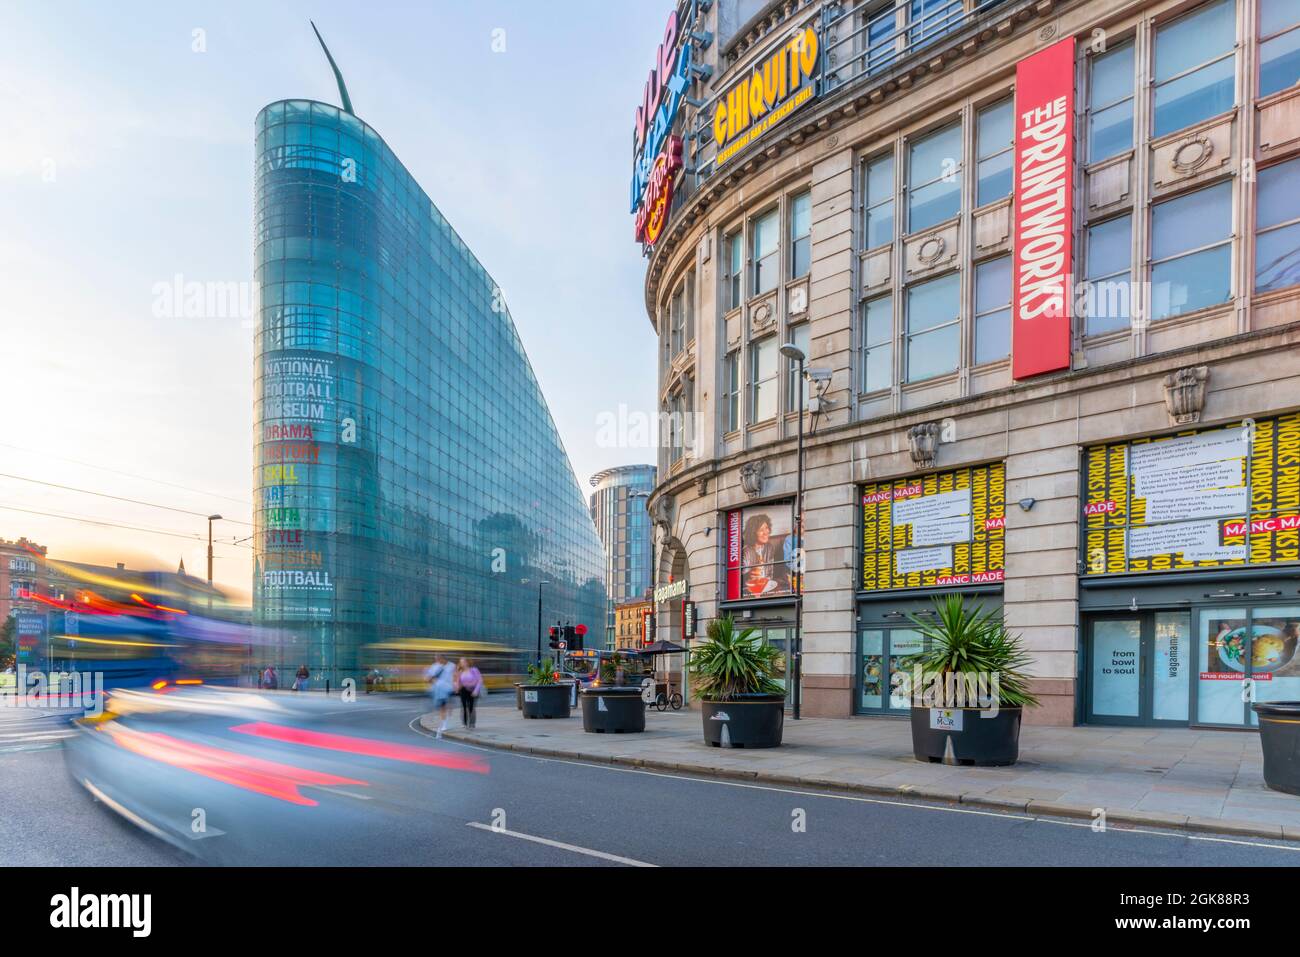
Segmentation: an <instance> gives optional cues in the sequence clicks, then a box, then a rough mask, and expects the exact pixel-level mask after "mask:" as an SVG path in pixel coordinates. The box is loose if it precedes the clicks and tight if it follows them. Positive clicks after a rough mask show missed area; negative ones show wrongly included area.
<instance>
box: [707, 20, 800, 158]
mask: <svg viewBox="0 0 1300 957" xmlns="http://www.w3.org/2000/svg"><path fill="white" fill-rule="evenodd" d="M816 68H817V31H816V30H814V29H813V28H812V27H811V26H807V27H804V28H803V29H802V30H800V31H798V32H797V33H796V34H795V35H794V36H793V37H791V38H790V39H789V40H788V41H786V42H785V43H784V44H782V45H781V46H780V47H779V48H778V49H777V50H776V51H775V52H773V53H771V54H770V55H768V56H767V57H766V58H765V59H764V60H762V61H761V62H760V63H758V64H756V65H755V66H754V67H753V69H751V70H750V71H749V72H748V73H747V74H746V75H745V76H743V77H741V78H740V79H739V80H737V81H736V82H735V83H734V84H732V85H731V87H730V88H729V89H728V90H727V92H726V93H724V94H722V95H721V96H719V97H718V102H717V106H715V107H714V109H713V142H714V144H715V145H716V146H717V148H718V154H717V160H716V165H717V166H719V167H720V166H722V165H723V164H724V163H726V162H727V160H729V159H731V158H732V157H733V156H735V155H736V154H737V153H739V152H740V151H741V150H743V149H744V148H745V147H746V146H748V145H749V144H751V143H754V142H757V140H758V139H759V138H760V137H762V136H763V134H764V133H766V132H767V131H768V130H770V129H772V128H773V127H775V126H777V125H779V124H780V123H781V122H782V121H784V120H785V119H786V118H787V117H788V116H789V115H790V114H791V113H793V112H794V111H795V110H797V109H799V107H801V106H803V105H804V104H805V103H807V102H809V101H810V100H811V99H812V98H813V97H814V96H815V95H816V87H815V82H814V80H813V74H814V71H815V70H816Z"/></svg>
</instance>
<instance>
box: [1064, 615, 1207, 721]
mask: <svg viewBox="0 0 1300 957" xmlns="http://www.w3.org/2000/svg"><path fill="white" fill-rule="evenodd" d="M1085 628H1086V634H1087V660H1086V681H1087V693H1086V697H1085V702H1086V704H1085V719H1086V720H1087V721H1088V723H1089V724H1135V725H1149V724H1163V723H1165V722H1170V723H1177V724H1186V723H1187V719H1188V701H1189V697H1190V666H1189V657H1190V653H1189V649H1188V642H1189V640H1190V634H1191V616H1190V614H1189V613H1188V612H1185V611H1146V612H1132V613H1116V614H1108V615H1093V616H1091V617H1089V618H1088V619H1087V621H1086V623H1085Z"/></svg>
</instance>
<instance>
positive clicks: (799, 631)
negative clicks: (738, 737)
mask: <svg viewBox="0 0 1300 957" xmlns="http://www.w3.org/2000/svg"><path fill="white" fill-rule="evenodd" d="M781 355H783V356H785V357H786V358H787V359H791V360H793V361H795V362H797V363H799V379H798V386H797V388H798V390H799V445H798V452H797V453H796V456H795V493H794V504H795V509H794V511H795V526H794V527H795V529H796V532H795V545H796V546H797V547H796V549H795V566H796V568H797V569H798V571H797V572H796V575H795V598H794V647H793V649H792V650H791V653H790V657H791V658H792V659H793V663H794V700H793V701H792V702H791V704H792V705H793V712H794V713H793V714H792V715H791V717H793V718H794V720H795V721H798V720H799V699H800V692H801V690H802V689H801V685H802V684H803V573H804V569H803V565H804V560H803V556H804V547H803V411H804V401H803V378H804V368H803V364H804V361H805V360H806V359H807V358H808V357H807V356H805V355H804V352H803V350H802V349H800V348H799V347H798V346H796V345H795V344H794V343H793V342H787V343H786V344H785V345H783V346H781Z"/></svg>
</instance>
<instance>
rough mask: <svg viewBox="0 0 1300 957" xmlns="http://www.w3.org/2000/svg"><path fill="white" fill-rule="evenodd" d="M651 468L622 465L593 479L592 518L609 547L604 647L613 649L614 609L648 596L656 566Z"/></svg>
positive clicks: (652, 476) (606, 470)
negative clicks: (650, 501)
mask: <svg viewBox="0 0 1300 957" xmlns="http://www.w3.org/2000/svg"><path fill="white" fill-rule="evenodd" d="M655 474H656V469H655V467H654V466H653V465H624V466H621V467H619V468H612V469H605V470H604V471H603V472H597V473H596V474H595V475H593V476H592V477H591V484H592V486H593V487H594V488H595V489H596V491H595V492H593V493H592V495H591V517H592V519H593V521H595V523H596V530H597V532H599V533H600V540H601V541H602V542H603V543H604V545H605V581H606V582H607V583H608V585H609V588H608V593H609V601H608V604H607V605H606V609H605V643H606V647H608V648H613V647H614V636H615V630H616V624H617V622H616V615H615V611H614V608H615V606H616V605H621V604H623V603H624V602H628V601H637V600H639V599H641V598H644V597H645V593H646V591H647V590H648V589H649V588H650V586H651V584H652V582H651V575H650V572H651V568H652V566H653V563H654V527H653V525H652V524H651V522H650V513H649V512H647V511H646V507H645V505H646V500H647V499H648V498H649V497H650V493H651V492H652V491H653V490H654V487H655Z"/></svg>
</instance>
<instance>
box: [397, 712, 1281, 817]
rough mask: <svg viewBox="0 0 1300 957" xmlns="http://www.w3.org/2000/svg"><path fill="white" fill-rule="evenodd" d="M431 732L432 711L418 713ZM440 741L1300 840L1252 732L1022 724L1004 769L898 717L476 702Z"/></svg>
mask: <svg viewBox="0 0 1300 957" xmlns="http://www.w3.org/2000/svg"><path fill="white" fill-rule="evenodd" d="M421 721H422V723H423V724H424V726H425V727H426V728H429V729H430V730H433V729H434V728H436V723H435V722H434V721H433V720H432V716H430V715H425V716H424V717H423V718H422V719H421ZM446 737H448V738H449V739H452V740H455V741H462V742H465V743H469V744H478V745H482V746H484V747H489V748H501V749H507V750H512V751H519V752H524V753H531V754H537V755H542V756H550V757H565V758H572V759H575V760H583V761H596V762H612V763H615V764H622V765H626V766H630V767H641V768H647V769H655V768H659V769H665V770H676V771H682V772H689V773H694V774H707V775H716V776H725V777H741V778H745V779H752V780H754V781H756V782H760V783H761V782H768V783H773V784H782V785H794V786H799V785H802V786H805V787H813V786H816V787H835V788H842V789H847V790H852V791H858V792H865V793H871V794H887V795H893V796H895V797H901V796H913V797H926V798H930V799H936V800H943V801H951V802H954V803H962V804H971V805H977V806H984V807H995V808H999V809H1008V808H1010V809H1013V810H1021V811H1026V810H1027V813H1030V814H1042V815H1051V816H1067V817H1085V818H1092V817H1094V815H1095V812H1096V809H1098V808H1101V809H1104V810H1105V812H1106V818H1107V821H1108V822H1112V823H1119V824H1126V825H1133V826H1148V827H1163V828H1167V827H1175V828H1187V829H1191V830H1197V831H1215V832H1219V833H1224V834H1235V835H1243V836H1245V835H1249V836H1255V837H1268V838H1272V839H1277V840H1281V839H1287V840H1298V839H1300V797H1298V796H1293V795H1288V794H1283V793H1281V792H1279V791H1273V790H1270V789H1269V788H1267V787H1265V785H1264V779H1263V774H1262V770H1261V768H1262V755H1261V752H1260V745H1259V737H1258V735H1257V734H1255V733H1254V732H1248V731H1211V730H1203V729H1194V728H1187V729H1160V730H1158V731H1153V730H1151V729H1149V728H1109V727H1107V728H1094V727H1078V728H1056V727H1051V728H1046V727H1036V726H1033V725H1026V726H1024V727H1023V728H1022V729H1021V734H1020V762H1019V763H1018V764H1016V765H1014V766H1013V767H1009V768H969V767H953V766H948V765H942V764H922V763H921V762H919V761H916V760H915V759H914V758H913V757H912V738H911V728H910V726H909V723H908V722H907V721H905V720H899V719H895V718H804V719H802V720H800V721H793V720H790V719H789V718H788V717H787V720H786V723H785V732H784V740H783V743H782V745H781V747H779V748H770V749H763V750H753V751H746V750H743V749H726V750H722V749H718V748H712V747H709V746H708V745H707V744H706V743H705V741H704V737H703V733H702V728H701V719H700V713H699V711H698V710H694V709H687V710H683V711H680V712H667V713H663V714H661V713H659V712H656V711H651V712H649V713H648V714H647V715H646V730H645V732H643V733H640V734H587V733H585V732H584V731H583V730H582V719H581V717H580V716H579V715H578V713H577V712H576V711H575V713H574V715H573V716H572V717H570V718H567V719H560V718H556V719H549V720H528V719H525V718H523V717H522V715H520V713H519V712H518V711H516V710H514V709H513V708H483V709H480V710H479V714H478V727H477V728H475V729H472V730H471V729H465V728H460V727H455V726H453V727H452V728H450V729H449V730H448V731H447V732H446Z"/></svg>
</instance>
